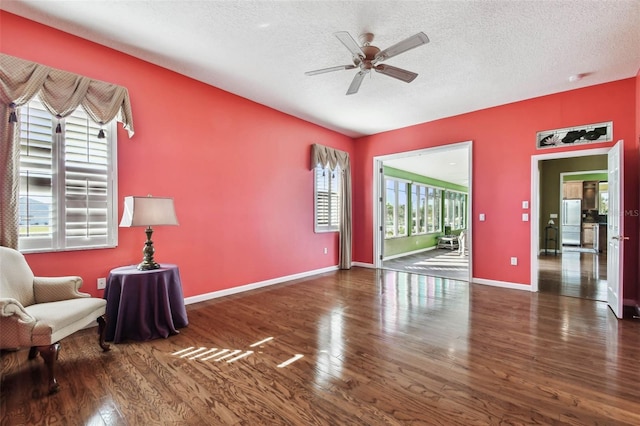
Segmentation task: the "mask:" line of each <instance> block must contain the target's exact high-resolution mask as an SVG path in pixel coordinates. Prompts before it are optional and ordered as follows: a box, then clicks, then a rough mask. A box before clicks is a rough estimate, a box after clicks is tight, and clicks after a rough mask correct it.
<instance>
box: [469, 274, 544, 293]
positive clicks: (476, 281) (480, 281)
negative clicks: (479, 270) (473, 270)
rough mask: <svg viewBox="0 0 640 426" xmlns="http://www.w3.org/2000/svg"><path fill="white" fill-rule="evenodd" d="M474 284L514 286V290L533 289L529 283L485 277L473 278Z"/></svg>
mask: <svg viewBox="0 0 640 426" xmlns="http://www.w3.org/2000/svg"><path fill="white" fill-rule="evenodd" d="M471 282H472V283H473V284H482V285H490V286H492V287H503V288H512V289H514V290H524V291H533V289H532V287H531V286H530V285H529V284H520V283H510V282H506V281H495V280H486V279H484V278H475V277H474V278H472V279H471Z"/></svg>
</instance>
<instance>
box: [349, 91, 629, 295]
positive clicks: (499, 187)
mask: <svg viewBox="0 0 640 426" xmlns="http://www.w3.org/2000/svg"><path fill="white" fill-rule="evenodd" d="M635 93H636V79H633V78H631V79H626V80H621V81H616V82H613V83H608V84H602V85H598V86H592V87H588V88H585V89H579V90H573V91H570V92H564V93H559V94H555V95H550V96H544V97H539V98H535V99H530V100H526V101H522V102H516V103H512V104H508V105H502V106H499V107H495V108H489V109H485V110H481V111H476V112H472V113H469V114H464V115H459V116H455V117H449V118H446V119H442V120H437V121H433V122H429V123H424V124H420V125H416V126H412V127H407V128H404V129H399V130H395V131H391V132H386V133H381V134H377V135H373V136H368V137H363V138H360V139H358V140H357V141H356V156H355V158H356V163H355V167H354V168H355V170H356V174H355V176H354V187H355V188H357V189H358V191H357V194H356V198H355V199H354V217H357V218H358V220H357V222H356V226H355V229H354V240H355V241H357V242H358V244H357V245H356V247H355V250H354V260H356V261H360V262H367V263H371V262H372V260H373V253H372V247H373V223H372V221H373V217H372V205H373V203H372V197H373V188H372V181H373V171H372V168H373V157H375V156H379V155H385V154H391V153H397V152H404V151H412V150H416V149H422V148H427V147H434V146H438V145H443V144H450V143H455V142H462V141H469V140H471V141H473V200H472V216H473V236H472V238H473V244H474V245H473V249H474V252H473V275H474V277H476V278H482V279H487V280H495V281H503V282H509V283H521V284H530V268H531V265H530V246H531V242H530V222H522V220H521V214H522V213H523V210H522V206H521V202H522V201H524V200H530V194H531V156H532V155H536V154H541V153H549V152H550V151H549V150H545V151H538V150H536V145H535V141H536V133H537V132H538V131H541V130H548V129H557V128H564V127H570V126H574V125H583V124H589V123H598V122H604V121H610V120H611V121H613V122H614V125H613V132H614V140H618V139H624V140H625V175H624V179H625V182H624V185H625V209H627V210H634V209H637V208H638V172H637V164H638V155H637V147H636V143H635V134H636V129H635V127H634V126H635V120H634V111H635V103H636V99H635V96H636V95H635ZM609 146H611V144H590V145H589V146H588V148H597V147H609ZM582 148H585V147H584V146H583V147H582ZM558 150H559V151H561V150H566V149H565V148H559V149H558ZM479 213H485V215H486V221H484V222H480V221H478V214H479ZM624 225H625V232H626V233H627V235H638V217H637V216H632V217H630V216H626V217H625V223H624ZM625 248H626V251H625V259H624V260H625V277H624V285H625V297H630V298H632V299H635V294H636V291H635V288H636V284H635V283H636V279H637V274H638V271H637V266H636V265H637V259H638V242H637V239H635V238H634V239H633V240H630V241H629V243H628V244H627V245H626V246H625ZM512 256H516V257H518V260H519V262H518V266H511V265H510V264H509V259H510V257H512Z"/></svg>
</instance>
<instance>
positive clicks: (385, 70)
mask: <svg viewBox="0 0 640 426" xmlns="http://www.w3.org/2000/svg"><path fill="white" fill-rule="evenodd" d="M373 69H374V70H376V71H377V72H379V73H380V74H384V75H388V76H389V77H393V78H397V79H398V80H402V81H404V82H405V83H411V82H412V81H413V80H415V79H416V77H417V76H418V74H416V73H415V72H411V71H407V70H403V69H402V68H398V67H392V66H391V65H385V64H380V65H376V66H375V67H374V68H373Z"/></svg>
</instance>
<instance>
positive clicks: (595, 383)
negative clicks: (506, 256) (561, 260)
mask: <svg viewBox="0 0 640 426" xmlns="http://www.w3.org/2000/svg"><path fill="white" fill-rule="evenodd" d="M188 313H189V320H190V324H189V326H188V327H186V328H184V329H182V332H181V333H180V334H179V335H175V336H172V337H170V338H169V339H160V340H153V341H148V342H133V343H123V344H118V345H113V346H112V347H113V349H112V350H111V351H110V352H107V353H102V352H101V351H100V350H99V348H98V345H97V342H96V336H95V330H83V331H81V332H79V333H76V334H75V335H73V336H71V337H70V338H67V339H65V340H64V341H63V348H62V352H61V354H60V359H59V369H58V379H59V382H60V386H61V390H60V392H59V393H58V394H55V395H53V396H50V397H45V396H41V394H40V393H39V391H41V390H44V386H43V384H42V383H41V382H40V379H41V377H40V376H41V374H42V371H43V367H42V361H41V360H38V361H34V362H29V361H27V353H26V352H25V351H20V352H14V353H4V354H3V355H2V357H1V359H0V360H1V374H2V378H1V382H0V386H1V390H2V392H1V398H0V400H1V406H0V408H1V413H2V424H3V425H19V424H38V425H40V424H60V425H82V424H90V425H104V424H106V425H125V424H128V425H151V424H176V425H178V424H179V425H191V424H193V425H229V424H233V425H380V424H387V425H400V424H421V425H497V424H510V425H511V424H537V425H565V424H566V425H590V424H593V425H596V424H597V425H638V424H640V367H639V366H640V322H635V321H634V320H616V319H615V318H614V316H613V315H612V313H611V312H610V310H609V308H608V307H607V306H606V304H605V303H602V302H597V301H592V300H585V299H580V298H572V297H558V296H557V295H552V294H545V293H531V292H527V291H519V290H511V289H504V288H495V287H489V286H483V285H478V284H468V283H465V282H460V281H453V280H447V279H439V278H433V277H428V276H424V275H417V274H408V273H404V272H396V271H376V270H373V269H364V268H354V269H352V270H351V271H337V272H334V273H327V274H324V275H320V276H316V277H312V278H307V279H303V280H298V281H295V282H291V283H288V284H282V285H277V286H273V287H269V288H265V289H261V290H256V291H252V292H248V293H244V294H241V295H235V296H230V297H226V298H224V299H217V300H214V301H209V302H203V303H199V304H196V305H190V306H189V307H188ZM194 350H199V352H193V351H194ZM224 350H226V352H222V351H224ZM198 355H200V356H198ZM287 362H289V363H288V364H286V363H287ZM34 388H35V389H38V391H34Z"/></svg>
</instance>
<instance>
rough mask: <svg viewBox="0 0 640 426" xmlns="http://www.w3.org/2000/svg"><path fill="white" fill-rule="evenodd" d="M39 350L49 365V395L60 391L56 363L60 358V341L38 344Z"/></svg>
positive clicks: (45, 362)
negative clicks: (45, 344) (51, 343)
mask: <svg viewBox="0 0 640 426" xmlns="http://www.w3.org/2000/svg"><path fill="white" fill-rule="evenodd" d="M37 348H38V352H40V356H41V357H42V359H44V364H45V366H46V367H47V373H48V375H49V395H51V394H54V393H56V392H58V390H59V388H60V385H58V382H57V381H56V376H55V365H56V360H57V359H58V353H59V351H60V343H59V342H56V343H54V344H53V345H49V346H38V347H37Z"/></svg>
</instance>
